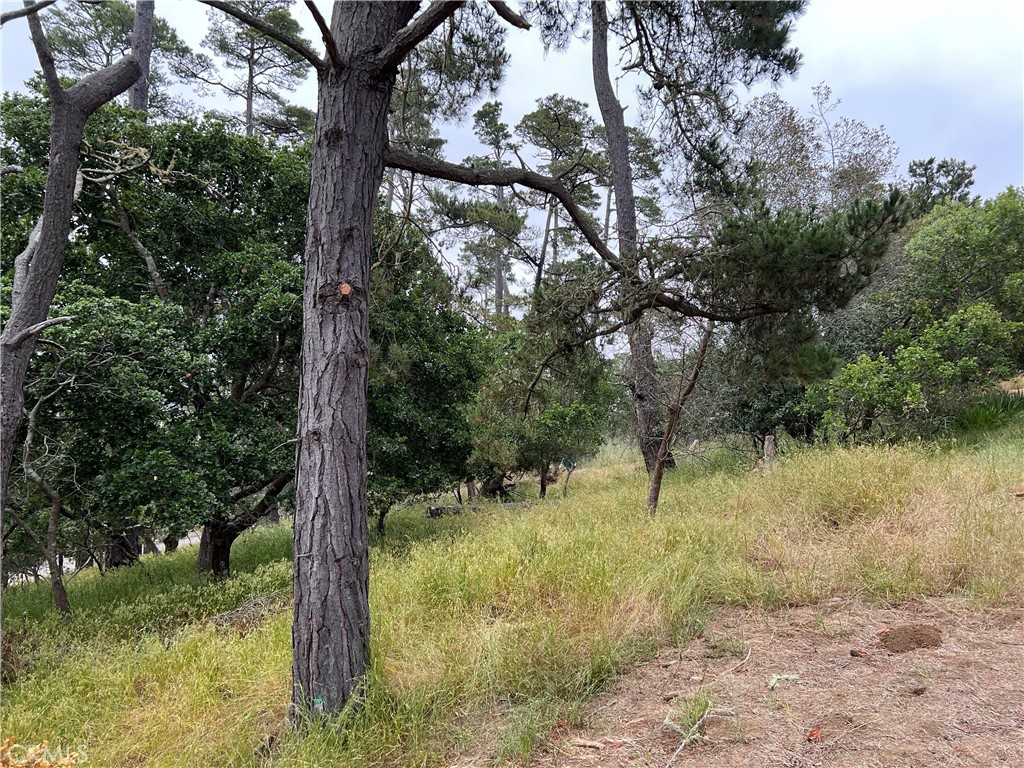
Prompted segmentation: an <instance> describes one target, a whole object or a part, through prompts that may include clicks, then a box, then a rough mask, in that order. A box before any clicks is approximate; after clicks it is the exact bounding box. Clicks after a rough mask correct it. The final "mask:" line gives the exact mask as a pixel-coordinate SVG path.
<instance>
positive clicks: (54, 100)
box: [0, 13, 140, 510]
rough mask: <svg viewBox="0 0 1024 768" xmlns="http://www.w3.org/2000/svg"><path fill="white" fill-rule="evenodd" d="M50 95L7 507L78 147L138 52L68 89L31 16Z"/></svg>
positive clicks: (15, 291)
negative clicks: (88, 123)
mask: <svg viewBox="0 0 1024 768" xmlns="http://www.w3.org/2000/svg"><path fill="white" fill-rule="evenodd" d="M28 23H29V31H30V32H31V35H32V43H33V45H34V46H35V48H36V54H37V55H38V57H39V63H40V66H41V67H42V70H43V76H44V78H45V80H46V84H47V88H48V90H49V97H50V152H49V158H50V163H49V167H48V169H47V174H46V190H45V197H44V199H43V215H42V217H40V219H39V222H38V223H37V224H36V227H35V228H34V229H33V230H32V234H31V235H30V236H29V243H28V245H27V246H26V248H25V250H24V251H22V252H21V253H20V254H19V255H18V256H17V257H16V258H15V259H14V275H13V280H12V285H11V299H10V305H9V315H8V318H7V322H6V323H5V324H4V327H3V331H2V332H0V510H2V509H3V505H4V503H5V502H6V500H7V487H8V482H9V479H10V471H11V460H12V458H13V456H14V445H15V439H16V437H17V435H18V430H19V429H20V427H21V422H22V408H23V406H24V402H25V396H24V391H23V390H24V385H25V376H26V374H27V373H28V364H29V361H30V360H31V358H32V353H33V351H34V350H35V343H36V338H37V336H38V334H39V333H40V332H41V331H42V330H43V329H44V328H45V327H46V316H47V315H48V314H49V312H50V303H51V302H52V301H53V296H54V293H55V292H56V290H57V277H58V276H59V275H60V268H61V265H62V263H63V261H64V250H65V248H66V246H67V242H68V234H69V233H70V231H71V214H72V208H73V205H74V199H75V186H76V183H75V182H76V176H77V172H78V152H79V149H80V148H81V145H82V138H83V136H84V133H85V123H86V121H87V120H88V119H89V116H90V115H91V114H92V113H93V112H95V111H96V110H97V109H99V108H100V107H101V106H103V105H104V104H106V103H107V102H109V101H111V100H113V99H114V98H115V97H116V96H117V95H118V94H121V93H124V91H126V90H127V89H128V87H129V86H131V84H132V83H133V82H135V80H136V79H138V77H139V72H140V70H139V65H138V64H137V63H136V61H135V59H134V58H133V57H131V56H127V57H125V58H122V59H120V60H119V61H118V62H116V63H115V64H112V65H111V66H109V67H106V68H104V69H102V70H100V71H98V72H94V73H93V74H91V75H89V76H88V77H85V78H83V79H82V80H80V81H79V82H77V83H76V84H75V85H73V86H72V87H71V88H68V89H65V88H64V87H63V86H62V85H61V83H60V79H59V77H58V75H57V70H56V67H55V65H54V61H53V55H52V54H51V52H50V48H49V45H48V43H47V41H46V35H45V33H44V32H43V26H42V23H41V22H40V20H39V18H38V14H36V13H33V14H31V15H29V17H28Z"/></svg>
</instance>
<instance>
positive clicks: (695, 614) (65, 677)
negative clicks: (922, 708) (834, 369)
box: [2, 410, 1024, 766]
mask: <svg viewBox="0 0 1024 768" xmlns="http://www.w3.org/2000/svg"><path fill="white" fill-rule="evenodd" d="M1022 449H1024V421H1022V419H1021V416H1020V412H1019V410H1018V411H1017V412H1016V413H1015V414H1012V415H1010V416H1008V417H1007V418H1006V419H1005V420H1004V421H1003V422H1002V423H1001V426H998V427H995V428H989V429H983V430H981V431H973V432H967V433H960V435H959V436H958V437H957V438H955V439H953V438H950V439H947V440H945V441H943V442H941V443H932V444H927V443H920V444H916V445H901V446H897V447H890V446H880V445H875V446H860V447H852V448H835V447H833V448H820V447H817V448H815V447H801V448H796V447H795V446H794V449H793V450H791V451H787V452H786V453H785V454H784V455H783V456H781V457H780V459H779V460H778V462H777V463H776V464H775V465H774V466H772V467H770V468H763V467H762V468H757V469H755V470H754V471H750V467H749V463H747V462H746V461H745V460H744V459H741V458H738V457H737V454H734V453H730V452H728V451H727V450H726V449H724V448H722V449H720V451H719V453H718V454H717V455H715V456H713V457H712V460H711V463H710V466H711V467H712V468H711V469H706V468H704V465H697V464H694V465H692V466H691V465H687V466H684V467H681V468H680V470H679V471H677V472H674V473H670V474H669V475H668V477H667V479H666V486H665V491H664V494H663V499H662V503H661V506H660V507H659V513H658V515H657V517H651V516H649V515H648V514H647V513H646V509H645V508H644V507H642V506H641V505H640V503H639V500H640V499H641V498H642V497H643V494H642V491H643V488H644V485H645V483H646V475H645V474H644V473H643V471H642V468H640V469H639V471H638V467H637V466H636V465H635V464H634V463H633V461H634V455H633V454H632V453H629V454H628V458H625V454H624V453H623V452H622V451H621V450H618V451H617V450H612V449H609V448H606V449H605V450H604V451H602V453H601V454H600V455H599V456H598V457H597V458H596V459H595V460H594V461H592V462H590V463H589V464H587V465H586V466H585V467H583V468H581V469H580V470H579V472H578V473H577V476H576V477H574V481H573V482H574V486H573V490H572V493H571V495H570V497H569V498H567V499H560V500H557V501H548V502H540V501H537V502H536V503H533V504H529V505H525V506H517V507H514V508H511V509H509V508H503V507H501V506H500V505H497V504H483V505H481V506H480V507H479V509H478V511H476V512H466V513H464V514H461V515H458V516H445V517H442V518H439V519H428V518H427V517H426V516H425V515H424V514H423V509H422V507H421V506H409V507H406V508H404V509H402V510H396V511H394V512H393V513H392V515H393V519H392V521H391V526H390V528H391V530H390V531H389V534H388V536H387V537H382V538H380V539H378V540H377V541H376V542H375V543H374V545H373V546H372V548H371V567H372V573H373V580H372V588H371V606H372V617H373V626H372V636H373V647H374V655H373V662H372V670H371V673H370V678H369V681H368V683H369V684H368V686H367V688H366V690H367V694H366V696H365V698H364V699H362V700H361V701H360V702H359V706H355V707H350V708H349V709H348V710H346V712H345V713H344V714H343V715H342V716H341V717H339V718H335V719H332V720H330V721H327V722H326V723H312V724H309V725H307V726H304V728H303V731H302V732H296V731H293V730H290V729H289V727H288V726H287V724H286V716H287V705H288V699H289V686H290V653H291V650H290V649H291V646H290V633H291V629H290V624H291V612H290V611H289V610H288V604H289V591H290V584H291V564H290V555H291V552H290V549H291V530H290V526H289V525H288V524H287V523H284V524H280V525H278V526H274V527H263V526H261V527H258V528H256V529H254V530H251V531H249V532H248V533H246V534H245V535H244V536H243V537H242V538H240V539H239V541H238V542H237V544H236V553H235V555H234V556H233V557H234V562H235V567H234V569H233V575H232V576H231V577H230V578H228V579H224V580H211V579H209V578H208V577H206V576H200V575H198V574H197V573H196V571H195V554H194V551H190V548H185V549H182V550H181V551H179V552H176V553H172V554H169V555H165V556H157V557H145V558H143V561H142V565H141V566H140V567H136V568H132V569H122V570H119V571H110V572H107V573H105V574H101V573H99V572H98V571H96V569H88V570H86V571H83V572H81V573H80V574H78V575H77V576H75V577H74V578H72V579H71V580H69V583H68V590H69V593H70V595H71V597H72V600H73V601H74V604H75V605H76V613H75V615H74V617H73V618H71V619H70V621H69V622H65V620H63V619H61V618H60V616H59V615H58V613H57V612H56V610H55V609H54V608H53V607H52V601H51V600H50V597H49V588H48V585H46V584H45V583H41V584H26V585H23V586H19V587H15V588H12V589H10V590H9V591H8V592H7V594H6V595H5V599H4V611H5V617H4V619H5V621H4V625H5V627H6V630H5V631H6V633H7V647H6V649H5V654H4V663H5V667H4V676H5V693H4V708H3V722H2V725H3V732H4V733H5V734H9V735H15V736H17V737H18V738H19V739H20V740H21V742H22V743H37V742H42V741H48V742H49V743H51V744H59V743H72V744H81V745H83V746H84V747H85V749H86V750H87V753H86V754H87V756H88V764H96V765H109V766H127V765H140V764H145V765H154V766H165V765H166V766H172V765H173V766H185V765H265V764H266V765H275V766H299V765H385V764H386V765H405V766H413V765H440V764H443V763H444V761H445V759H446V757H448V756H451V755H453V754H456V753H463V752H471V753H473V754H479V756H480V757H482V758H484V759H487V760H492V759H495V758H497V759H498V760H500V761H520V760H524V759H526V758H527V757H529V755H530V754H531V752H532V751H533V750H534V749H535V748H536V747H537V746H538V745H539V744H541V743H543V741H544V740H545V738H546V737H547V736H548V734H549V733H550V732H551V730H552V728H553V727H555V726H556V724H563V725H564V724H569V725H572V724H578V723H579V721H580V718H581V716H582V707H583V704H584V703H585V702H586V701H587V700H588V699H589V698H590V697H592V696H593V695H594V694H596V693H598V692H600V691H602V690H603V689H604V688H605V687H606V686H607V685H608V684H609V682H610V680H611V679H612V677H613V676H614V675H615V673H616V672H617V671H618V670H620V669H622V668H623V667H625V666H628V665H629V664H631V663H632V662H635V661H637V660H638V659H642V658H644V657H646V656H649V655H650V654H651V653H652V652H653V651H654V650H655V649H656V648H658V647H660V646H663V645H664V644H666V643H673V642H681V641H685V640H686V639H688V638H691V637H693V636H695V635H697V634H699V633H700V632H701V630H702V628H703V626H704V624H705V622H706V620H707V619H708V617H709V616H710V615H711V614H712V612H713V611H714V610H715V609H716V607H718V606H723V605H739V606H747V607H752V608H756V609H763V610H768V611H770V610H772V609H776V608H779V607H782V606H790V605H803V604H816V603H819V602H821V601H824V600H826V599H828V598H831V597H835V596H843V597H856V598H862V599H866V600H869V601H874V602H878V603H883V604H893V603H900V602H903V601H906V600H909V599H912V598H915V597H920V596H934V595H948V594H955V595H961V596H968V597H970V598H972V599H974V600H976V601H978V602H979V603H982V604H987V603H991V602H994V601H1002V600H1005V599H1008V598H1010V597H1012V596H1014V595H1019V594H1020V589H1021V586H1022V580H1024V576H1022V574H1024V515H1022V509H1021V507H1022V505H1024V500H1021V499H1018V498H1015V497H1014V496H1013V493H1012V491H1013V490H1014V489H1015V488H1017V487H1018V486H1019V485H1020V483H1021V480H1022V477H1021V473H1020V455H1021V451H1022ZM577 477H578V480H577V479H576V478H577Z"/></svg>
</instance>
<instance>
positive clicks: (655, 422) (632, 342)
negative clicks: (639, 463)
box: [626, 318, 675, 473]
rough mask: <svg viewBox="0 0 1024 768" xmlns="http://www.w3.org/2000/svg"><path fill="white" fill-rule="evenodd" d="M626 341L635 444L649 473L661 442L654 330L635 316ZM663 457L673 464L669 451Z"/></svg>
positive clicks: (648, 323)
mask: <svg viewBox="0 0 1024 768" xmlns="http://www.w3.org/2000/svg"><path fill="white" fill-rule="evenodd" d="M626 336H627V339H628V341H629V362H630V377H631V378H630V383H629V393H630V395H631V396H632V398H633V411H634V414H635V415H636V439H637V447H638V448H639V449H640V453H641V455H642V456H643V458H644V467H645V468H646V469H647V472H648V473H651V472H653V471H654V465H655V463H656V462H657V460H658V449H659V447H660V445H661V438H662V430H661V419H662V415H661V399H660V398H659V397H658V377H657V373H656V370H655V363H654V342H653V339H654V331H653V330H652V328H651V324H650V321H649V320H647V319H644V318H641V319H640V320H637V321H636V322H635V323H633V324H632V325H631V326H630V327H629V328H628V329H627V330H626ZM666 461H667V462H668V464H669V467H670V468H671V467H674V466H675V458H674V457H673V456H672V453H671V452H669V455H668V457H667V458H666Z"/></svg>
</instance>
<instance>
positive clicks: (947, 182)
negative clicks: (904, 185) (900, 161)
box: [907, 157, 977, 216]
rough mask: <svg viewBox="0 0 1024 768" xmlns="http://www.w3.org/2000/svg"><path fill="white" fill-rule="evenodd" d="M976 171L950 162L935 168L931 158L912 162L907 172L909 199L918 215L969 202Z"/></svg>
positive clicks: (939, 163)
mask: <svg viewBox="0 0 1024 768" xmlns="http://www.w3.org/2000/svg"><path fill="white" fill-rule="evenodd" d="M976 167H977V166H974V165H967V163H966V162H964V161H963V160H954V159H952V158H946V159H945V160H940V161H939V162H938V163H937V164H936V162H935V158H934V157H929V158H928V159H927V160H912V161H911V163H910V166H909V167H908V169H907V175H908V176H909V177H910V190H909V192H908V195H909V197H910V200H911V204H912V205H913V207H914V209H915V212H916V213H917V215H919V216H923V215H924V214H926V213H928V212H929V211H931V210H932V209H933V208H934V207H935V206H936V205H938V204H939V203H941V202H943V201H951V202H956V203H967V202H969V201H970V189H971V187H973V186H974V171H975V168H976Z"/></svg>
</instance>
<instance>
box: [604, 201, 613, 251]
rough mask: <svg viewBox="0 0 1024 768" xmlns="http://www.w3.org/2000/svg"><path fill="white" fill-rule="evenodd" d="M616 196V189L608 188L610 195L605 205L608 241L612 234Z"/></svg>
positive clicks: (605, 234)
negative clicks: (613, 205)
mask: <svg viewBox="0 0 1024 768" xmlns="http://www.w3.org/2000/svg"><path fill="white" fill-rule="evenodd" d="M614 196H615V190H613V189H612V188H610V187H609V188H608V197H607V199H606V200H605V205H604V239H605V242H608V239H609V238H610V237H611V234H612V198H613V197H614Z"/></svg>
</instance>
